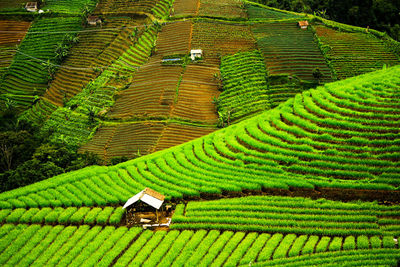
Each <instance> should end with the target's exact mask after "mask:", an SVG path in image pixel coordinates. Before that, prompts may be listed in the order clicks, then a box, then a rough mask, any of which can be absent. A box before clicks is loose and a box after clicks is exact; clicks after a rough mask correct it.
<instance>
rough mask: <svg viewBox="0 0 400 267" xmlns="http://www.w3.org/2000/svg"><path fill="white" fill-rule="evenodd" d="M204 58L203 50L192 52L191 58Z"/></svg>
mask: <svg viewBox="0 0 400 267" xmlns="http://www.w3.org/2000/svg"><path fill="white" fill-rule="evenodd" d="M202 56H203V50H201V49H192V50H190V58H191V59H192V60H195V59H196V58H201V57H202Z"/></svg>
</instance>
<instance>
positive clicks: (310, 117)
mask: <svg viewBox="0 0 400 267" xmlns="http://www.w3.org/2000/svg"><path fill="white" fill-rule="evenodd" d="M399 70H400V67H393V68H390V69H387V70H382V71H378V72H374V73H370V74H366V75H362V76H359V77H355V78H351V79H348V80H345V81H340V82H336V83H331V84H327V85H325V86H324V87H319V88H318V89H316V90H311V91H305V92H303V93H302V94H298V95H297V96H296V98H295V99H291V100H289V101H287V102H286V103H284V104H282V105H280V106H279V107H278V108H276V109H273V110H270V111H267V112H264V113H263V114H261V115H259V116H256V117H254V118H252V119H250V120H246V121H243V122H241V123H239V124H237V125H234V126H230V127H228V128H225V129H222V130H220V131H217V132H215V133H212V134H210V135H207V136H205V137H203V138H199V139H196V140H194V141H191V142H188V143H185V144H183V145H180V146H177V147H174V148H171V149H167V150H164V151H161V152H158V153H154V154H151V155H148V156H145V157H142V158H139V159H137V160H132V161H128V162H126V163H123V164H119V165H116V166H112V167H90V168H85V169H82V170H80V171H77V172H72V173H67V174H63V175H61V176H58V177H55V178H52V179H49V180H46V181H43V182H40V183H37V184H33V185H30V186H27V187H24V188H20V189H16V190H13V191H9V192H6V193H3V194H1V195H0V200H1V203H2V205H1V206H2V208H7V207H11V206H13V207H29V206H31V204H30V202H31V201H33V199H36V201H33V202H37V201H39V200H37V199H40V206H54V204H51V200H52V199H59V200H61V196H60V195H59V194H53V193H52V194H50V195H47V194H46V193H45V192H47V191H48V190H50V189H54V190H56V191H58V192H63V190H66V191H70V193H72V194H75V195H76V196H78V198H82V196H87V198H88V200H87V203H85V204H82V205H93V204H96V203H98V201H99V200H97V199H96V198H94V197H93V194H94V193H95V192H96V190H97V189H96V188H97V187H92V186H85V185H84V184H85V183H95V184H97V186H98V187H100V188H102V189H101V190H104V191H105V192H107V194H103V193H102V192H104V191H101V190H100V191H97V193H96V194H95V195H96V196H98V197H99V198H100V199H103V200H106V202H107V201H108V197H109V195H113V196H120V195H121V192H124V194H126V196H129V194H133V193H135V192H136V191H137V190H140V189H141V188H142V187H145V186H148V187H152V188H154V189H155V190H158V191H160V192H162V193H163V194H165V195H166V196H167V197H168V198H171V197H174V198H182V197H188V196H198V195H199V194H200V193H217V194H218V193H221V192H222V191H241V190H245V189H247V190H260V189H262V188H264V189H266V188H279V189H287V188H289V187H293V188H308V189H313V188H315V187H318V188H319V190H321V188H343V189H346V188H347V189H351V188H355V189H383V190H389V191H390V190H391V191H393V190H395V191H396V192H398V189H397V187H398V186H399V170H400V169H399V162H398V161H397V160H396V159H397V158H398V152H397V151H398V149H399V130H398V127H397V126H396V121H398V119H399V114H400V105H399V101H398V86H399V83H400V75H399V74H400V72H399ZM345 98H347V99H346V100H345ZM321 100H323V101H322V102H321ZM303 103H305V105H303ZM355 115H357V116H355ZM110 181H112V183H113V184H112V185H111V187H110ZM120 187H121V188H124V191H118V189H117V188H120ZM74 188H81V190H78V191H75V190H74ZM338 191H340V190H338ZM38 194H39V195H40V197H39V198H37V196H38ZM371 197H372V198H374V197H377V195H373V196H371Z"/></svg>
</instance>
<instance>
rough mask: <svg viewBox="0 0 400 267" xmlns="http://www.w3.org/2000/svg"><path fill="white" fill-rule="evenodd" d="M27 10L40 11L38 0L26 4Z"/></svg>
mask: <svg viewBox="0 0 400 267" xmlns="http://www.w3.org/2000/svg"><path fill="white" fill-rule="evenodd" d="M25 9H26V11H29V12H36V11H38V2H27V3H26V5H25Z"/></svg>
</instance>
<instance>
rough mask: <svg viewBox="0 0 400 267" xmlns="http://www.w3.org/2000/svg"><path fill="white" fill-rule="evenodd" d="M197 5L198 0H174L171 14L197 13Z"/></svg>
mask: <svg viewBox="0 0 400 267" xmlns="http://www.w3.org/2000/svg"><path fill="white" fill-rule="evenodd" d="M199 6H200V0H176V1H174V5H173V12H172V15H174V16H188V15H192V16H195V15H197V12H198V10H199Z"/></svg>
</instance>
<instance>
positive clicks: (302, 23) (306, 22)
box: [299, 20, 309, 27]
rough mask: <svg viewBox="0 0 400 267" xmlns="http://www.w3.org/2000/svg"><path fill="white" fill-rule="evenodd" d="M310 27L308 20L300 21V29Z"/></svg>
mask: <svg viewBox="0 0 400 267" xmlns="http://www.w3.org/2000/svg"><path fill="white" fill-rule="evenodd" d="M308 25H309V23H308V21H307V20H303V21H299V26H300V27H302V26H308Z"/></svg>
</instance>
